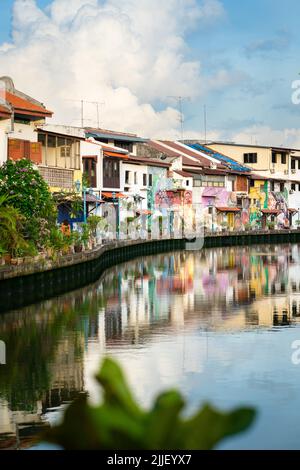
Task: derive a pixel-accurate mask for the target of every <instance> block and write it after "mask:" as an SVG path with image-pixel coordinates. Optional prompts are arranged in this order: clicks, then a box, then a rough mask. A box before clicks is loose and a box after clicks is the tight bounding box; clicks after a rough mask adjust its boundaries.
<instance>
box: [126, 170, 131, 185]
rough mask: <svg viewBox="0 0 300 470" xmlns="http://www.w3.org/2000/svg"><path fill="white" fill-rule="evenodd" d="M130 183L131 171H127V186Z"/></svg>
mask: <svg viewBox="0 0 300 470" xmlns="http://www.w3.org/2000/svg"><path fill="white" fill-rule="evenodd" d="M129 183H130V171H129V170H127V171H125V184H129Z"/></svg>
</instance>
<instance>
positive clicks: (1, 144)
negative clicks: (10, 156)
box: [0, 119, 10, 165]
mask: <svg viewBox="0 0 300 470" xmlns="http://www.w3.org/2000/svg"><path fill="white" fill-rule="evenodd" d="M9 129H10V119H3V120H0V165H3V163H5V162H6V160H7V134H6V131H7V130H9Z"/></svg>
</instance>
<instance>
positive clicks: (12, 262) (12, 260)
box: [10, 258, 18, 266]
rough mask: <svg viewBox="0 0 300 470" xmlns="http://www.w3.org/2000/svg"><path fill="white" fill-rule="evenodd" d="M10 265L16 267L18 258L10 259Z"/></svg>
mask: <svg viewBox="0 0 300 470" xmlns="http://www.w3.org/2000/svg"><path fill="white" fill-rule="evenodd" d="M10 264H12V265H13V266H17V265H18V258H11V260H10Z"/></svg>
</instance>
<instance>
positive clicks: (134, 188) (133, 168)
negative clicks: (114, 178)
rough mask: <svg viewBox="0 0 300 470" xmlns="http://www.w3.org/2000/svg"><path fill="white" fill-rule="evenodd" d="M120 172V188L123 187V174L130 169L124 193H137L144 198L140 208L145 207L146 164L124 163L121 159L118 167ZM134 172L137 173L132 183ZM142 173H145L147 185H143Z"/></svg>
mask: <svg viewBox="0 0 300 470" xmlns="http://www.w3.org/2000/svg"><path fill="white" fill-rule="evenodd" d="M120 171H121V174H120V178H121V188H124V189H125V186H126V185H125V175H126V171H130V183H131V184H130V187H129V189H128V191H124V193H125V194H129V195H134V194H138V195H140V196H142V197H143V198H144V199H143V201H142V204H141V206H142V209H147V188H148V173H149V172H148V167H147V165H135V164H129V163H126V161H123V164H122V165H121V168H120ZM134 173H136V174H137V180H136V184H135V183H134ZM143 174H146V175H147V185H146V186H144V185H143Z"/></svg>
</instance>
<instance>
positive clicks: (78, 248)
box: [72, 230, 82, 253]
mask: <svg viewBox="0 0 300 470" xmlns="http://www.w3.org/2000/svg"><path fill="white" fill-rule="evenodd" d="M72 240H73V245H74V252H75V253H81V252H82V239H81V235H80V233H79V232H77V231H76V230H75V231H74V232H73V233H72Z"/></svg>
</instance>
